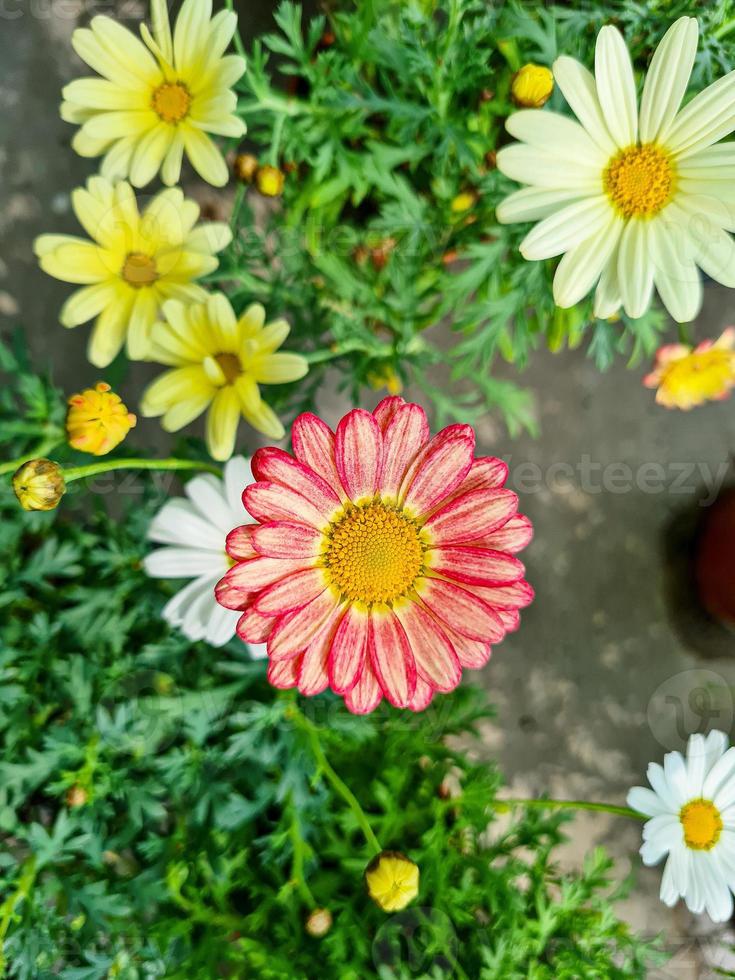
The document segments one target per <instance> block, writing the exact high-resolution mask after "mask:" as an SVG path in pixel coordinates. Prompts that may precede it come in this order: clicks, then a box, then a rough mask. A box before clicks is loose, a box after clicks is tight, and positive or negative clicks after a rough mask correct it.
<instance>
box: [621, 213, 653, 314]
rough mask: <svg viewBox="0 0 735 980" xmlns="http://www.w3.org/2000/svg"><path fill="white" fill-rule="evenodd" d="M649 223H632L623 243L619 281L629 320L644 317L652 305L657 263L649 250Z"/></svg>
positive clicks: (627, 229) (626, 230) (634, 221)
mask: <svg viewBox="0 0 735 980" xmlns="http://www.w3.org/2000/svg"><path fill="white" fill-rule="evenodd" d="M649 237H650V225H649V222H648V221H641V220H635V219H634V220H632V221H629V222H628V223H627V225H626V227H625V229H624V231H623V235H622V238H621V240H620V252H619V254H618V281H619V282H620V291H621V293H622V296H623V306H624V307H625V312H626V313H627V314H628V316H629V317H633V319H636V318H637V317H639V316H643V314H644V313H645V312H646V310H647V309H648V307H649V306H650V305H651V294H652V293H653V262H652V259H651V249H650V246H649Z"/></svg>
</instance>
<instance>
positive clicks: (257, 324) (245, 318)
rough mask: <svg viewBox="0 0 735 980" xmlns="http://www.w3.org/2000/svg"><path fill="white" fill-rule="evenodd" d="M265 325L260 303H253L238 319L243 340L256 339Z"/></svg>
mask: <svg viewBox="0 0 735 980" xmlns="http://www.w3.org/2000/svg"><path fill="white" fill-rule="evenodd" d="M264 323H265V308H264V307H263V306H262V305H261V304H260V303H253V304H252V305H251V306H249V307H248V308H247V309H246V310H245V312H244V313H243V315H242V316H241V317H240V329H241V331H242V336H243V338H244V339H250V338H251V337H257V336H258V334H259V333H260V331H261V330H262V329H263V324H264Z"/></svg>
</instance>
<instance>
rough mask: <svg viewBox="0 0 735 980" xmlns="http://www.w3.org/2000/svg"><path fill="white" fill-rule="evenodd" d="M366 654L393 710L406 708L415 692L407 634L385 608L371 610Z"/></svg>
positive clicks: (412, 662) (411, 655)
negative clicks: (394, 708)
mask: <svg viewBox="0 0 735 980" xmlns="http://www.w3.org/2000/svg"><path fill="white" fill-rule="evenodd" d="M368 654H369V656H370V663H371V664H372V666H373V670H374V671H375V676H376V677H377V678H378V680H379V681H380V686H381V687H382V688H383V693H384V694H385V696H386V697H387V698H388V700H389V701H390V703H391V704H392V705H394V707H396V708H405V707H407V706H408V702H409V701H410V700H411V698H412V697H413V694H414V691H415V690H416V663H415V661H414V659H413V654H412V652H411V647H410V645H409V642H408V638H407V637H406V632H405V630H404V629H403V627H402V626H401V624H400V622H399V620H398V618H397V617H396V616H395V615H394V614H393V612H392V611H391V609H389V607H388V606H373V608H372V609H371V611H370V626H369V629H368Z"/></svg>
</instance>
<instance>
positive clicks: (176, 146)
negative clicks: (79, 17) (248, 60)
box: [61, 0, 246, 187]
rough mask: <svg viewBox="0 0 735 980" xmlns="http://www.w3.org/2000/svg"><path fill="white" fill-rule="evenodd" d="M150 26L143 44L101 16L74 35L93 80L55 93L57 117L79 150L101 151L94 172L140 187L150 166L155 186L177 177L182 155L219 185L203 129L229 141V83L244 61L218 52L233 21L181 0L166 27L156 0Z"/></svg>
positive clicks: (221, 167) (237, 128) (232, 129)
mask: <svg viewBox="0 0 735 980" xmlns="http://www.w3.org/2000/svg"><path fill="white" fill-rule="evenodd" d="M151 22H152V31H149V30H148V27H147V26H146V25H145V24H141V26H140V32H141V35H142V38H143V41H144V42H145V44H143V43H141V42H140V41H139V40H138V38H137V37H136V36H135V35H134V34H133V33H132V32H131V31H129V30H127V28H125V27H123V26H122V25H121V24H117V23H116V22H115V21H114V20H111V19H110V18H109V17H95V18H93V20H92V22H91V25H90V27H89V28H81V29H80V30H77V31H75V32H74V35H73V37H72V44H73V46H74V50H75V51H76V52H77V54H78V55H79V57H80V58H81V59H82V60H83V61H85V62H86V63H87V64H88V65H89V66H90V67H91V68H93V69H94V70H95V71H96V72H98V73H99V74H100V75H102V78H80V79H77V80H76V81H73V82H71V83H70V84H69V85H67V86H66V87H65V88H64V90H63V96H64V102H63V103H62V105H61V117H62V119H64V120H66V122H70V123H74V124H76V125H79V126H81V129H80V130H79V132H78V133H77V134H76V136H75V137H74V141H73V144H72V145H73V147H74V149H75V150H76V151H77V153H79V154H80V155H81V156H83V157H98V156H102V155H104V161H103V163H102V175H103V176H104V177H107V178H109V179H114V178H120V177H124V178H129V179H130V182H131V183H132V184H133V185H134V186H135V187H143V186H145V184H147V183H148V182H149V181H151V180H153V178H154V177H155V176H156V174H157V173H158V171H159V170H160V171H161V177H162V179H163V182H164V183H165V184H168V185H169V186H172V185H174V184H176V183H177V182H178V180H179V177H180V174H181V161H182V158H183V155H184V152H186V155H187V156H188V158H189V160H190V161H191V164H192V166H193V167H194V169H195V170H196V171H197V173H198V174H200V175H201V177H202V178H203V179H204V180H206V181H207V182H208V183H210V184H214V185H215V187H223V186H224V185H225V184H226V183H227V179H228V169H227V164H226V163H225V160H224V157H223V156H222V153H221V152H220V150H219V149H218V147H217V146H216V145H215V144H214V142H213V141H212V140H211V139H210V137H209V136H208V135H207V133H214V134H215V135H217V136H229V137H235V138H239V137H241V136H243V135H244V134H245V131H246V126H245V123H244V122H243V121H242V119H240V118H239V117H238V116H237V115H235V110H236V108H237V96H236V95H235V93H234V92H233V91H232V86H233V85H234V84H235V82H236V81H237V80H238V79H239V78H240V76H241V75H242V74H243V72H244V71H245V59H244V58H241V57H240V56H238V55H234V54H230V55H225V54H224V52H225V51H226V49H227V47H228V45H229V44H230V42H231V40H232V36H233V34H234V33H235V30H236V28H237V16H236V14H234V13H232V11H229V10H222V11H220V12H219V13H218V14H217V15H216V16H215V17H212V0H184V3H183V5H182V7H181V12H180V13H179V16H178V19H177V21H176V26H175V29H174V31H173V33H172V31H171V24H170V22H169V16H168V10H167V7H166V0H151Z"/></svg>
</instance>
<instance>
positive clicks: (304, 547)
mask: <svg viewBox="0 0 735 980" xmlns="http://www.w3.org/2000/svg"><path fill="white" fill-rule="evenodd" d="M252 526H253V527H254V528H255V529H256V530H255V533H254V534H253V536H252V538H253V547H254V548H255V549H256V553H257V554H261V555H267V556H268V557H269V558H313V557H315V556H316V555H318V554H319V552H320V550H321V542H322V534H321V532H320V531H317V530H316V528H313V527H307V525H306V524H294V523H292V522H290V521H272V522H271V523H270V524H254V525H252Z"/></svg>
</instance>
